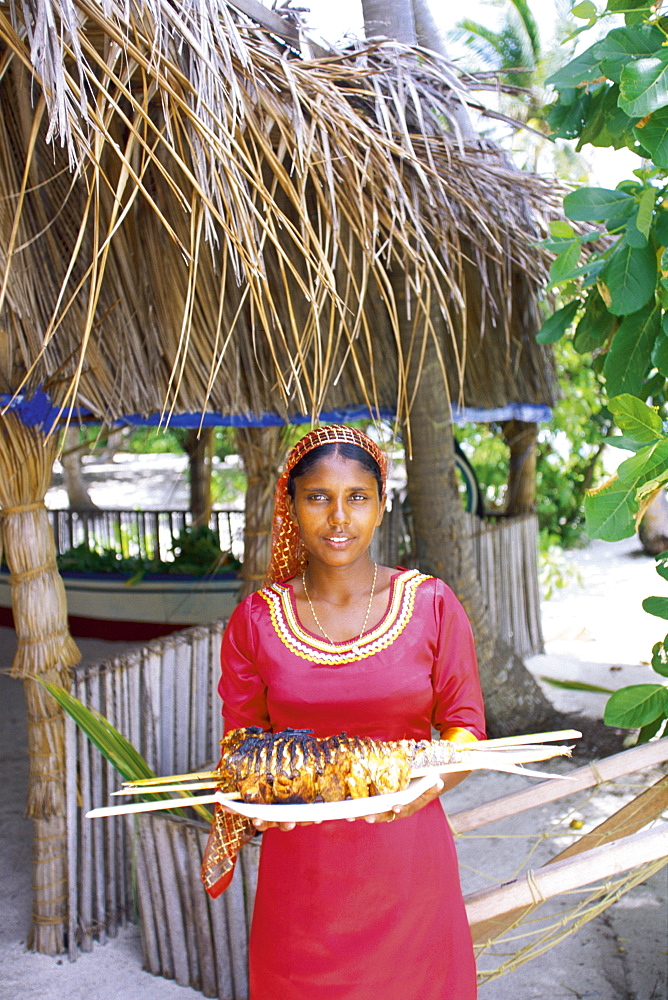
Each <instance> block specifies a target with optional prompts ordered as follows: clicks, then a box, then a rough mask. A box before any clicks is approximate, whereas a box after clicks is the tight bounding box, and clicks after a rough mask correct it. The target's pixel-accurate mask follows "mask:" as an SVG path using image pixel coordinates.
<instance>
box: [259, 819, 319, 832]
mask: <svg viewBox="0 0 668 1000" xmlns="http://www.w3.org/2000/svg"><path fill="white" fill-rule="evenodd" d="M321 823H322V820H321V819H316V820H314V821H313V822H309V823H266V822H265V821H264V820H261V819H254V820H253V826H254V827H255V829H256V830H257V832H258V833H264V831H265V830H271V828H272V827H276V829H277V830H294V828H295V827H296V826H319V825H320V824H321Z"/></svg>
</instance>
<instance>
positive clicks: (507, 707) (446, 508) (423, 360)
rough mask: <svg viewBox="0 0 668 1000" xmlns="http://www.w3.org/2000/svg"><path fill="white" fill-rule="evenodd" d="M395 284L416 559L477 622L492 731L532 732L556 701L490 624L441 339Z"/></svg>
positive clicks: (434, 313)
mask: <svg viewBox="0 0 668 1000" xmlns="http://www.w3.org/2000/svg"><path fill="white" fill-rule="evenodd" d="M393 291H394V299H395V303H396V305H397V313H398V318H399V323H400V331H401V341H402V348H403V351H404V356H405V358H406V359H407V360H408V370H407V388H408V395H409V398H410V396H411V394H412V393H414V398H413V405H412V408H411V412H410V442H411V444H410V449H409V451H410V453H409V455H408V456H407V461H406V472H407V477H408V503H409V505H410V508H411V512H412V517H413V530H414V536H415V545H416V555H417V564H418V566H419V568H420V569H421V570H422V571H423V572H425V573H429V574H431V575H433V576H437V577H439V578H440V579H442V580H444V581H445V582H446V583H447V584H448V585H449V586H450V587H451V588H452V590H453V591H454V592H455V594H456V595H457V597H458V598H459V600H460V601H461V602H462V604H463V606H464V609H465V611H466V613H467V615H468V618H469V621H470V622H471V627H472V629H473V634H474V636H475V643H476V650H477V654H478V664H479V669H480V680H481V683H482V688H483V694H484V697H485V710H486V716H487V727H488V733H489V735H493V736H505V735H509V734H514V733H522V732H531V731H532V729H534V728H535V727H536V726H538V725H540V724H541V723H542V722H543V721H546V720H547V719H548V718H549V717H550V716H551V715H552V713H553V710H552V706H551V705H550V703H549V701H548V700H547V699H546V698H545V696H544V695H543V693H542V691H541V689H540V687H539V686H538V684H537V682H536V681H535V680H534V678H533V676H532V675H531V673H530V672H529V671H528V670H527V668H526V666H525V665H524V663H523V662H522V660H521V659H520V657H519V656H518V655H517V654H516V653H515V652H514V651H513V650H512V649H511V648H510V647H509V646H508V645H507V644H506V643H505V642H502V641H501V640H499V638H498V637H497V636H496V634H495V633H494V632H493V631H492V629H491V628H490V625H489V614H488V613H487V608H486V607H485V601H484V597H483V593H482V588H481V586H480V582H479V580H478V578H477V575H476V568H475V561H474V554H473V544H472V541H471V537H470V534H469V532H468V531H467V527H466V524H465V521H464V509H463V507H462V503H461V500H460V497H459V491H458V489H457V479H456V473H455V461H454V457H455V451H454V436H453V430H452V413H451V406H450V399H449V397H448V391H447V384H446V381H445V379H444V376H443V371H442V368H441V364H440V361H439V357H438V352H437V349H436V345H435V343H434V338H433V336H432V335H431V334H428V336H427V341H426V343H425V344H424V351H423V352H421V348H422V343H421V339H422V336H421V331H420V330H419V329H414V323H413V321H412V320H411V319H410V318H409V315H408V310H407V307H406V296H405V284H404V280H403V275H401V276H400V277H399V279H398V280H394V281H393ZM429 321H430V324H433V329H434V330H435V331H438V330H439V329H440V328H441V327H442V324H443V320H442V316H441V313H440V310H439V308H438V306H437V305H436V306H434V307H433V308H432V310H431V314H430V316H429ZM414 333H417V336H416V337H415V338H414ZM416 345H419V346H416ZM421 353H422V356H421Z"/></svg>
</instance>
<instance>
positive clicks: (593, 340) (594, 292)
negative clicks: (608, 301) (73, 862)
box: [573, 288, 618, 354]
mask: <svg viewBox="0 0 668 1000" xmlns="http://www.w3.org/2000/svg"><path fill="white" fill-rule="evenodd" d="M617 322H618V320H617V317H616V316H613V315H612V313H611V312H608V310H607V308H606V305H605V302H604V301H603V299H602V298H601V295H600V292H599V290H598V289H597V288H592V289H590V291H589V293H588V295H587V301H586V305H585V311H584V315H583V316H582V319H581V320H580V322H579V323H578V325H577V327H576V329H575V334H574V336H573V347H574V348H575V350H576V351H578V353H579V354H588V353H589V352H590V351H593V350H595V349H596V348H597V347H601V346H602V345H603V344H605V342H606V341H607V340H608V338H609V337H611V336H612V334H613V333H614V332H615V329H616V328H617Z"/></svg>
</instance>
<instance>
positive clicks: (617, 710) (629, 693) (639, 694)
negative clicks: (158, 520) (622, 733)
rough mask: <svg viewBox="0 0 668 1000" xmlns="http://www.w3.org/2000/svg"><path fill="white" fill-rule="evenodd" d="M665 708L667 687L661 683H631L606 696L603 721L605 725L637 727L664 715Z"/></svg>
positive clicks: (667, 705) (667, 700)
mask: <svg viewBox="0 0 668 1000" xmlns="http://www.w3.org/2000/svg"><path fill="white" fill-rule="evenodd" d="M667 710H668V688H665V687H663V685H661V684H631V685H630V686H629V687H625V688H622V689H621V690H620V691H615V693H614V694H613V695H612V697H611V698H608V703H607V705H606V706H605V712H604V715H603V721H604V722H605V724H606V726H619V727H620V729H638V728H639V727H640V726H646V725H647V724H648V723H649V722H653V721H654V719H658V718H660V717H661V716H662V715H665V713H666V711H667Z"/></svg>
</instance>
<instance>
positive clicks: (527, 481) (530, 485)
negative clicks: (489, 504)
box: [503, 420, 538, 517]
mask: <svg viewBox="0 0 668 1000" xmlns="http://www.w3.org/2000/svg"><path fill="white" fill-rule="evenodd" d="M503 436H504V438H505V440H506V444H507V445H508V447H509V449H510V467H509V474H508V494H507V497H506V509H505V513H506V514H507V515H508V516H509V517H515V516H516V515H518V514H530V513H531V512H532V511H534V510H535V509H536V439H537V437H538V424H529V423H524V422H523V421H522V420H508V421H507V422H506V423H505V424H504V425H503Z"/></svg>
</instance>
